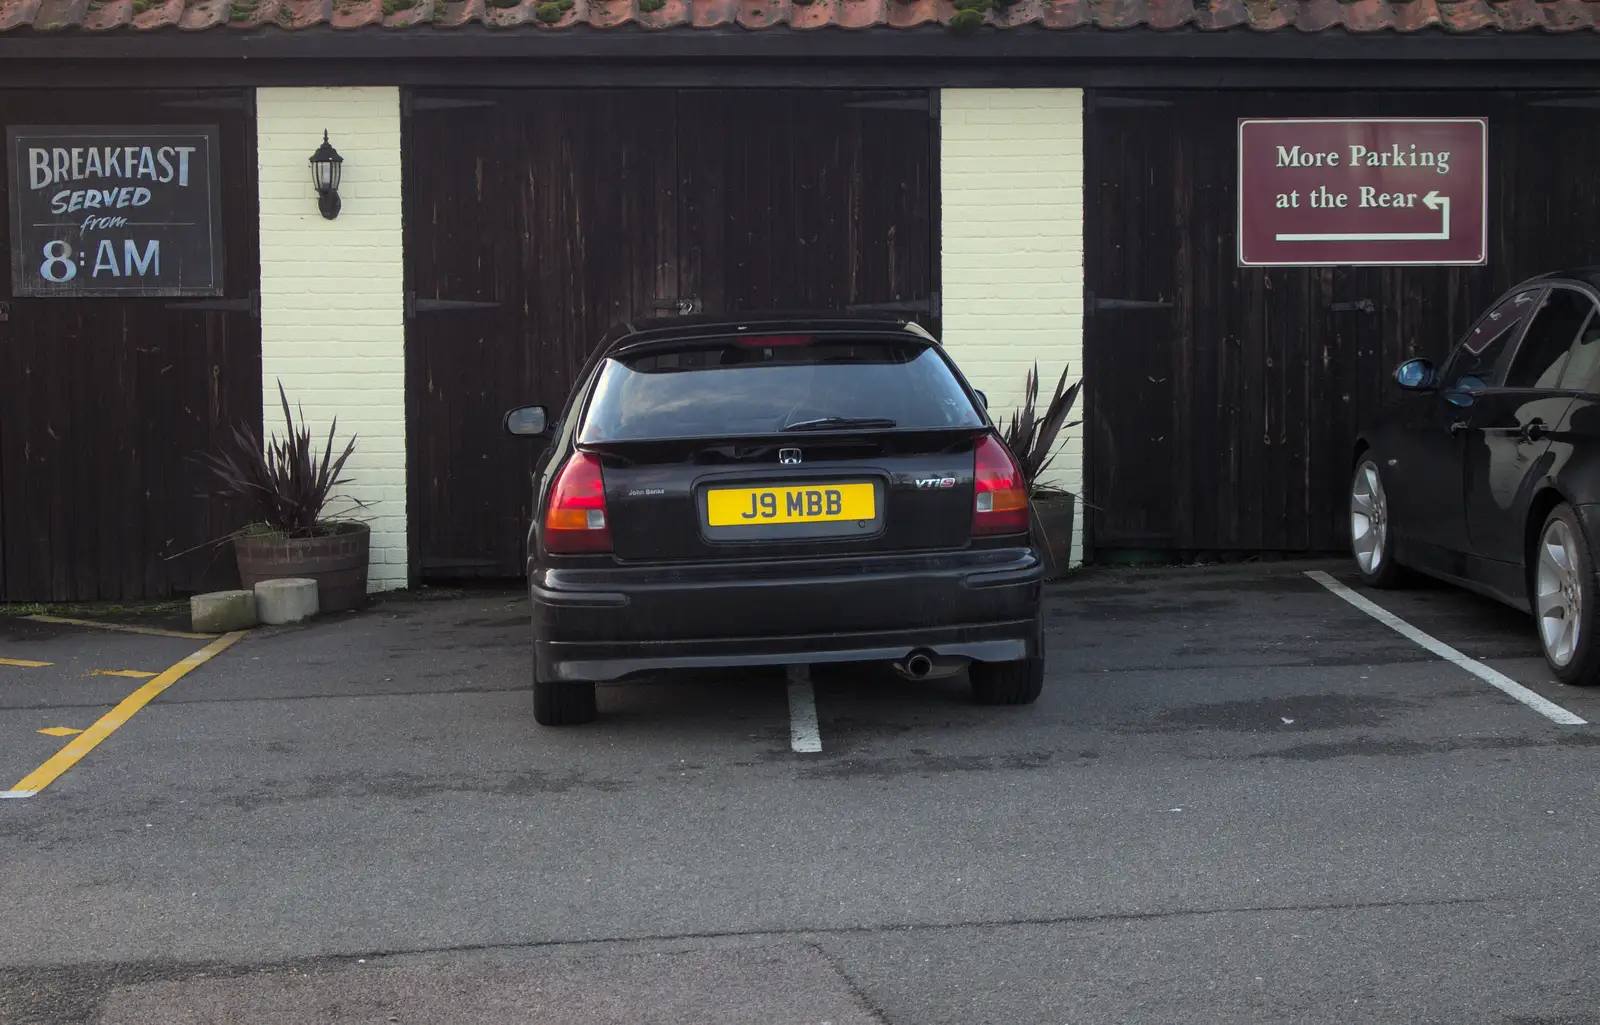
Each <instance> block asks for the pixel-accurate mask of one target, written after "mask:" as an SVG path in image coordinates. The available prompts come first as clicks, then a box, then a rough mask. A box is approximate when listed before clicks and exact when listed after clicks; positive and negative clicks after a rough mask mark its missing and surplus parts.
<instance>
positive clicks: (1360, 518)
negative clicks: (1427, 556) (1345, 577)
mask: <svg viewBox="0 0 1600 1025" xmlns="http://www.w3.org/2000/svg"><path fill="white" fill-rule="evenodd" d="M1350 554H1351V556H1352V557H1353V558H1354V559H1355V564H1356V572H1357V573H1359V574H1360V575H1361V582H1362V583H1364V584H1366V585H1367V586H1368V587H1394V586H1395V585H1396V584H1398V583H1399V582H1400V574H1401V570H1400V564H1399V563H1397V562H1395V561H1394V534H1393V532H1392V531H1390V529H1389V495H1388V493H1387V492H1386V491H1385V490H1384V487H1383V474H1382V472H1381V471H1379V469H1378V462H1377V460H1376V459H1374V458H1372V454H1371V453H1370V452H1369V453H1366V454H1364V455H1363V456H1362V458H1361V462H1360V463H1358V464H1357V465H1356V473H1355V477H1354V478H1353V479H1352V480H1351V482H1350Z"/></svg>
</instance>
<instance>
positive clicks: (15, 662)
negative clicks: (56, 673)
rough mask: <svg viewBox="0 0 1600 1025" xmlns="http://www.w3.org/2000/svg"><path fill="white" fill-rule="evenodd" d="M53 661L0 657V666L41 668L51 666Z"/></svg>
mask: <svg viewBox="0 0 1600 1025" xmlns="http://www.w3.org/2000/svg"><path fill="white" fill-rule="evenodd" d="M53 665H55V663H54V662H32V661H29V660H28V659H25V658H0V666H20V667H21V668H23V669H43V668H44V667H45V666H53Z"/></svg>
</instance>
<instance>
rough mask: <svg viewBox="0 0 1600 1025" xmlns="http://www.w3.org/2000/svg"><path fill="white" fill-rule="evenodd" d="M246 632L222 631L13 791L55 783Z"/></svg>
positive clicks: (30, 792) (126, 700) (28, 791)
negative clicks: (164, 692) (195, 669)
mask: <svg viewBox="0 0 1600 1025" xmlns="http://www.w3.org/2000/svg"><path fill="white" fill-rule="evenodd" d="M247 632H248V631H245V630H236V631H234V632H233V633H228V634H223V635H222V636H221V637H218V638H217V639H216V640H214V641H212V642H211V643H210V644H207V645H206V646H205V647H203V648H201V649H200V650H199V651H197V652H195V653H194V654H193V655H189V656H187V657H185V658H183V659H181V660H179V661H178V662H177V663H175V664H174V665H172V666H170V667H169V668H168V669H167V670H166V671H164V672H162V673H161V674H160V675H159V676H156V677H155V678H154V679H152V680H151V681H150V682H149V683H146V684H145V685H144V686H143V687H140V688H139V689H138V690H136V691H134V692H133V693H132V694H129V695H128V696H127V697H125V698H123V699H122V701H121V703H119V704H118V705H117V707H116V708H113V709H112V710H111V711H109V712H107V713H106V714H105V715H102V716H101V717H100V718H99V720H98V721H96V722H95V724H94V725H93V726H90V727H89V728H88V729H87V730H84V731H83V732H82V733H80V734H78V735H77V736H76V737H73V738H72V740H71V741H70V742H69V743H68V744H67V746H66V747H63V748H62V749H61V750H59V751H57V752H56V753H55V755H53V756H52V757H51V758H50V760H49V761H47V762H45V763H44V764H43V765H41V766H39V767H38V768H37V769H34V770H33V771H32V772H30V773H28V774H27V775H26V776H24V777H22V779H21V780H20V781H19V782H18V783H17V785H16V786H14V787H12V788H11V794H13V795H19V796H29V797H31V796H33V795H34V794H37V793H38V792H39V791H41V790H43V789H44V788H45V787H47V786H49V785H50V784H51V783H53V782H55V780H56V778H57V777H58V776H60V775H61V774H62V773H63V772H66V771H67V770H68V769H70V768H72V767H73V766H74V765H76V764H78V761H79V759H81V758H82V757H83V756H84V755H86V754H88V753H89V752H90V751H93V750H94V749H95V747H96V746H97V745H98V744H99V743H100V742H101V741H102V740H104V739H106V738H107V737H109V736H111V734H113V733H115V732H117V728H118V727H119V726H121V725H122V724H123V723H125V722H127V721H128V720H129V719H132V718H133V714H134V713H135V712H137V711H139V709H141V708H143V707H144V706H145V705H148V704H149V703H150V702H151V701H153V700H154V699H155V697H156V695H158V694H160V693H161V692H162V691H164V690H166V689H167V688H168V687H170V686H172V685H173V684H175V683H177V682H178V681H179V680H181V679H183V678H184V677H185V676H187V675H188V674H189V671H190V670H192V669H194V668H195V667H197V666H202V665H205V664H206V663H207V662H209V661H211V660H212V659H213V658H215V657H216V656H217V655H220V654H222V652H224V651H227V650H228V649H229V648H231V647H233V645H234V643H235V642H237V641H238V640H239V638H241V637H243V636H244V635H245V634H246V633H247Z"/></svg>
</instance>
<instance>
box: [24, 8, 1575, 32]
mask: <svg viewBox="0 0 1600 1025" xmlns="http://www.w3.org/2000/svg"><path fill="white" fill-rule="evenodd" d="M954 13H955V8H954V7H953V5H952V3H951V0H0V32H5V31H9V30H13V29H18V28H32V29H34V30H36V31H45V32H55V31H61V30H64V29H78V30H82V31H85V32H115V31H126V30H128V29H135V30H145V31H148V30H154V29H162V28H170V27H174V26H176V27H177V28H178V29H181V30H185V31H200V30H202V29H235V30H248V29H258V28H262V27H264V26H269V25H275V26H278V27H279V28H284V29H290V30H294V29H304V28H311V27H314V26H319V25H331V26H332V27H333V28H335V29H353V28H366V27H372V26H382V27H384V28H388V29H403V28H411V27H417V26H432V27H434V28H444V29H448V28H454V27H457V26H462V25H469V24H482V25H485V26H488V27H490V28H506V29H509V28H523V29H532V30H537V31H559V30H561V29H565V28H569V27H571V26H574V25H586V26H589V27H591V28H598V29H606V28H615V27H617V26H620V25H629V24H633V25H637V26H639V27H641V28H645V29H653V30H661V29H674V28H719V27H726V26H739V27H742V28H747V29H765V28H772V27H774V26H787V27H788V28H791V29H797V30H810V29H819V28H840V29H866V28H879V27H887V28H914V27H916V26H919V25H926V24H929V23H940V24H945V23H948V22H949V21H950V19H951V17H952V15H954ZM985 18H986V21H987V23H988V24H989V25H992V26H994V27H996V28H1000V29H1013V28H1025V27H1038V28H1047V29H1074V28H1097V29H1129V28H1141V27H1143V28H1152V29H1159V30H1172V29H1182V28H1196V29H1201V30H1204V31H1221V30H1226V29H1235V28H1249V29H1253V30H1256V31H1261V32H1274V31H1285V30H1290V29H1293V30H1296V31H1299V32H1323V31H1327V30H1330V29H1344V30H1347V31H1349V32H1356V33H1370V32H1383V31H1396V32H1418V31H1422V30H1424V29H1430V28H1435V27H1437V28H1440V29H1443V30H1445V31H1448V32H1455V33H1462V32H1477V31H1483V30H1497V31H1501V32H1529V31H1535V30H1540V31H1545V32H1572V31H1578V30H1589V31H1594V30H1596V29H1597V28H1600V0H1504V2H1490V0H1016V2H1015V3H1012V4H1010V5H1009V6H1002V7H999V8H998V9H996V10H994V11H991V12H990V13H989V14H987V15H985Z"/></svg>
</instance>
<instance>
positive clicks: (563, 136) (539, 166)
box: [405, 91, 678, 577]
mask: <svg viewBox="0 0 1600 1025" xmlns="http://www.w3.org/2000/svg"><path fill="white" fill-rule="evenodd" d="M407 107H408V114H409V116H408V117H407V119H406V120H407V134H408V139H407V148H406V173H407V178H406V183H405V185H406V187H405V203H406V210H405V223H406V260H407V267H408V277H409V282H408V287H409V289H410V292H409V295H408V303H407V305H408V307H409V309H408V311H407V316H408V322H407V329H406V394H407V409H406V422H407V436H408V444H407V448H408V452H409V460H408V461H409V470H408V478H409V488H408V503H407V504H408V507H409V508H408V518H409V520H410V523H411V531H410V542H411V545H410V546H411V553H412V565H413V570H414V574H413V575H421V576H424V577H426V576H432V577H453V576H484V575H507V574H515V573H517V572H518V570H519V566H520V562H521V551H522V546H523V541H524V538H523V535H524V532H525V531H526V529H527V522H528V519H527V517H528V505H529V483H528V482H529V473H530V472H531V471H532V469H533V466H534V460H535V458H536V456H537V454H538V451H539V450H538V447H537V445H535V444H530V443H528V442H526V441H522V440H520V439H517V438H512V437H508V436H507V435H506V434H505V432H504V431H503V430H502V429H501V424H500V418H501V415H502V414H503V413H504V412H505V411H506V410H507V409H510V408H512V407H514V406H520V405H525V404H529V403H542V404H544V405H547V406H550V407H552V408H559V407H560V406H561V404H562V401H563V400H564V399H565V398H566V396H567V391H568V389H569V388H570V387H571V384H572V377H573V375H574V374H576V373H577V371H578V370H579V369H580V368H581V366H582V365H583V362H584V360H585V359H586V358H587V356H588V353H589V350H590V348H591V347H592V346H593V345H594V343H595V342H596V341H598V340H599V338H600V336H601V335H602V334H603V333H604V332H605V331H606V330H607V329H608V328H609V327H610V326H611V325H612V324H615V323H618V322H621V321H624V320H628V319H630V318H634V317H640V316H645V315H648V313H649V311H650V310H651V308H652V302H654V301H656V300H658V299H662V300H664V299H669V298H672V297H674V296H676V294H677V292H678V280H677V266H676V263H677V225H678V208H677V198H676V183H675V181H674V175H675V173H676V160H675V148H676V139H675V138H674V135H673V131H674V109H675V107H676V99H675V97H674V96H673V94H672V93H671V92H670V91H660V92H651V93H628V92H606V91H590V92H570V93H564V92H541V93H537V94H534V93H527V92H513V91H507V92H462V93H457V94H433V93H430V94H425V95H411V96H408V97H407Z"/></svg>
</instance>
